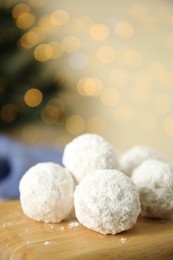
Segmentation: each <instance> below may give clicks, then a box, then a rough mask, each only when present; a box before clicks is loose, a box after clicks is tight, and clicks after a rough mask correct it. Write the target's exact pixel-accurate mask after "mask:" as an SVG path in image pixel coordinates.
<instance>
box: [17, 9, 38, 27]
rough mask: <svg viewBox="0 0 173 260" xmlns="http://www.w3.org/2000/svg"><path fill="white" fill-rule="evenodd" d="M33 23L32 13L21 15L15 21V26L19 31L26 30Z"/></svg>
mask: <svg viewBox="0 0 173 260" xmlns="http://www.w3.org/2000/svg"><path fill="white" fill-rule="evenodd" d="M34 22H35V16H34V15H33V14H32V13H27V12H25V13H22V14H20V15H19V16H18V17H17V19H16V25H17V27H19V28H20V29H27V28H29V27H31V26H32V25H33V24H34Z"/></svg>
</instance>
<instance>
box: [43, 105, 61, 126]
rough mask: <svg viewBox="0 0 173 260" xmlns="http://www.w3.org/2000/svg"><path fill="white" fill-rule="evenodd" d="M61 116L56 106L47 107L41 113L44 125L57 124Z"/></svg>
mask: <svg viewBox="0 0 173 260" xmlns="http://www.w3.org/2000/svg"><path fill="white" fill-rule="evenodd" d="M60 115H61V111H60V109H59V108H58V107H57V106H54V105H47V106H46V107H45V108H44V110H43V111H42V113H41V118H42V120H43V122H45V123H46V124H54V123H57V122H58V120H59V118H60Z"/></svg>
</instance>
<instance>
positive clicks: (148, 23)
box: [142, 15, 159, 33]
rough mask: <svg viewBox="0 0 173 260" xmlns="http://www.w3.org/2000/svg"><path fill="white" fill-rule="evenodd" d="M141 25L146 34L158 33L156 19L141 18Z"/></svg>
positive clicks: (150, 17)
mask: <svg viewBox="0 0 173 260" xmlns="http://www.w3.org/2000/svg"><path fill="white" fill-rule="evenodd" d="M142 25H143V28H144V30H145V31H146V32H150V33H154V32H157V31H159V23H158V19H157V18H156V17H152V16H149V15H148V16H147V15H146V16H145V17H143V20H142Z"/></svg>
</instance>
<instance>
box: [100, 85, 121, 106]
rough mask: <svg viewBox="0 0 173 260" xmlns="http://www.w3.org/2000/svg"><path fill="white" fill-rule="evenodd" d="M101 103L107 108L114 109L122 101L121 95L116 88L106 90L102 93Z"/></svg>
mask: <svg viewBox="0 0 173 260" xmlns="http://www.w3.org/2000/svg"><path fill="white" fill-rule="evenodd" d="M100 98H101V101H102V103H103V104H104V105H105V106H108V107H114V106H116V105H117V104H118V103H119V101H120V94H119V92H118V90H116V89H115V88H111V87H108V88H105V89H104V90H103V92H102V93H101V96H100Z"/></svg>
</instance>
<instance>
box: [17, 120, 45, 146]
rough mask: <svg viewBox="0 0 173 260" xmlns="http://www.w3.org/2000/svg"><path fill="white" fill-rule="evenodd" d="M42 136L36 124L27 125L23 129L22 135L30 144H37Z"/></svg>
mask: <svg viewBox="0 0 173 260" xmlns="http://www.w3.org/2000/svg"><path fill="white" fill-rule="evenodd" d="M39 136H40V131H39V128H38V127H37V126H36V125H35V124H29V125H25V126H24V127H23V128H22V131H21V137H22V139H23V141H24V142H26V143H28V144H35V143H36V142H37V141H38V139H39Z"/></svg>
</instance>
